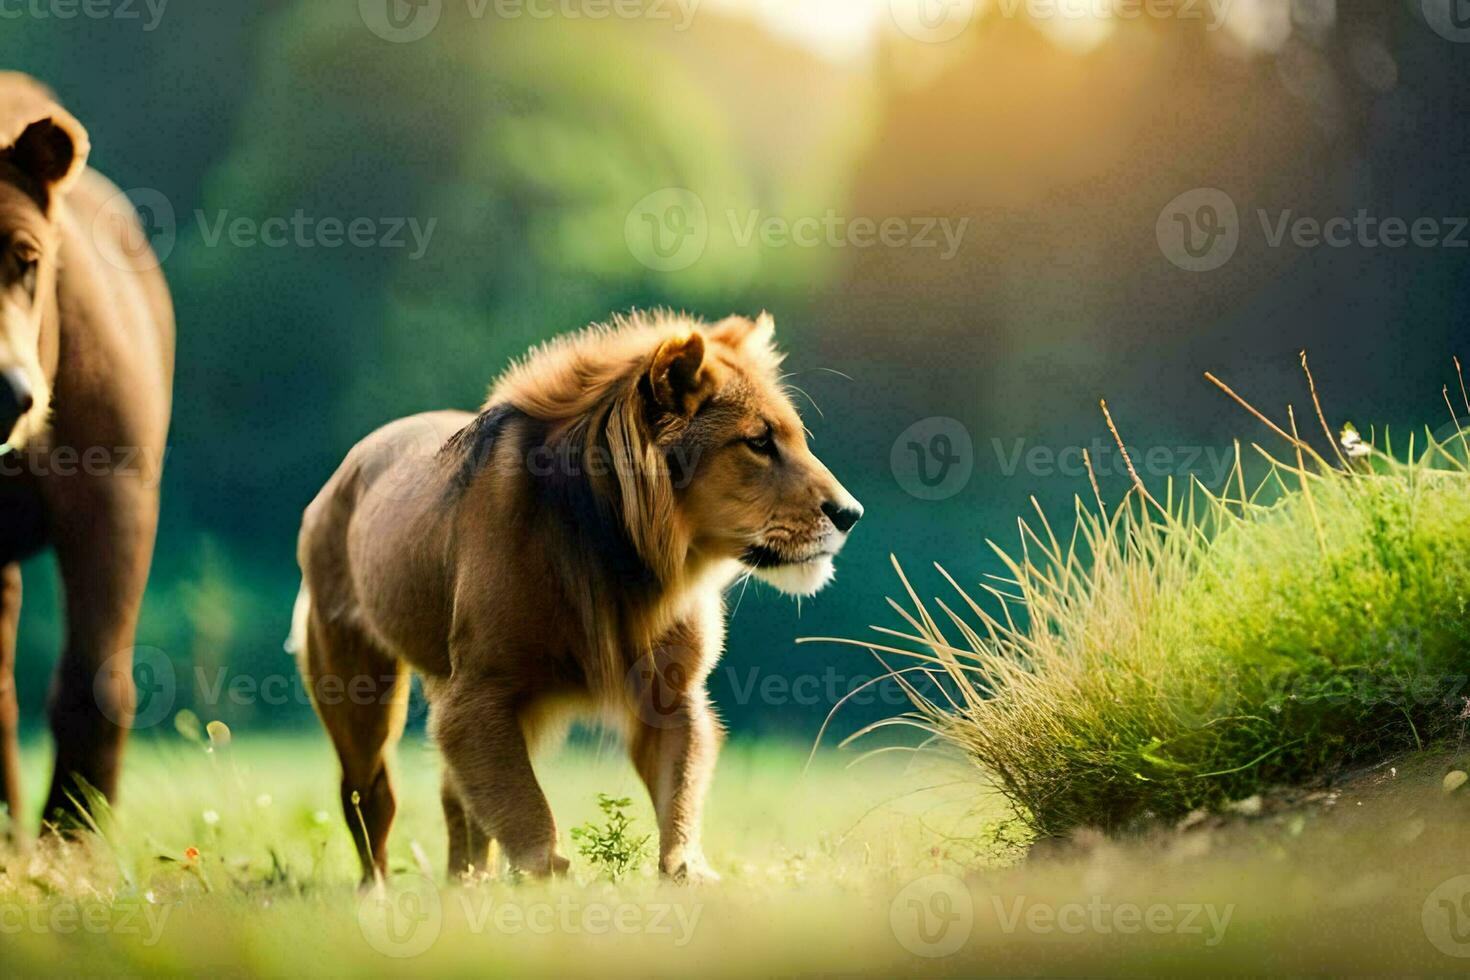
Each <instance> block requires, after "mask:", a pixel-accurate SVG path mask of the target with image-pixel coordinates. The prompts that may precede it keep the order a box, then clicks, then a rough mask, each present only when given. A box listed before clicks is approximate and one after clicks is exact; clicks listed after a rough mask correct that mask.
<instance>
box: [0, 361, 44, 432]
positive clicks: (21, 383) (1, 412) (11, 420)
mask: <svg viewBox="0 0 1470 980" xmlns="http://www.w3.org/2000/svg"><path fill="white" fill-rule="evenodd" d="M35 403H36V400H35V397H34V396H33V395H32V394H31V385H30V382H29V381H27V380H26V376H25V374H24V373H23V372H22V371H21V370H20V368H6V369H5V370H3V371H0V442H3V441H5V440H6V439H9V438H10V433H11V430H13V429H14V428H15V423H17V422H19V421H20V417H21V416H22V415H24V414H25V413H26V412H29V411H30V410H31V406H32V405H34V404H35Z"/></svg>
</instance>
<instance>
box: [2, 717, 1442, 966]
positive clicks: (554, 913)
mask: <svg viewBox="0 0 1470 980" xmlns="http://www.w3.org/2000/svg"><path fill="white" fill-rule="evenodd" d="M849 761H850V760H849V759H847V758H839V757H837V756H836V755H825V756H820V757H818V758H817V760H816V761H815V762H814V764H813V765H812V766H811V767H810V769H807V770H805V771H804V767H805V763H806V757H805V754H804V752H803V751H801V750H800V749H799V748H796V747H792V746H781V745H772V744H757V745H751V744H740V743H738V742H737V743H736V744H734V745H733V746H731V748H730V749H729V750H728V751H727V753H726V755H725V756H724V758H723V759H722V762H721V767H720V770H719V774H718V776H717V779H716V783H715V789H714V794H713V797H712V799H711V806H710V813H709V820H708V833H707V850H708V852H709V855H710V858H711V861H712V863H713V864H714V866H715V867H716V868H717V870H719V871H720V872H721V873H722V874H723V875H724V881H723V883H721V884H720V885H717V886H711V887H704V888H699V889H690V888H684V887H679V886H674V885H668V884H663V883H660V882H659V881H657V880H656V879H654V878H653V877H651V876H650V875H649V873H648V869H647V868H645V869H644V871H643V872H642V873H640V874H637V875H634V876H632V877H630V878H627V879H624V880H623V881H622V882H620V883H618V884H612V883H610V882H608V881H606V880H604V879H602V878H600V877H599V876H598V875H596V873H595V872H594V869H592V868H590V867H589V866H588V865H587V863H586V862H585V861H584V860H581V859H574V865H573V868H574V874H573V876H572V877H571V878H569V879H567V880H563V881H557V882H552V883H536V882H522V883H512V882H507V881H486V882H482V883H480V884H478V885H475V886H473V887H466V886H463V885H460V884H455V885H449V884H446V883H444V882H442V881H440V880H439V878H438V875H439V869H440V868H441V867H442V860H443V858H442V850H443V840H442V833H443V831H442V825H441V820H440V816H439V808H438V803H437V796H436V793H435V790H434V787H436V786H437V762H436V759H435V757H434V755H433V753H432V750H430V749H429V748H427V747H426V746H423V745H416V744H412V743H408V744H406V745H405V747H404V749H403V750H402V752H401V754H400V759H399V766H398V772H399V774H400V787H401V790H402V792H401V804H400V809H399V822H398V825H397V827H396V828H395V833H394V852H393V854H394V857H393V865H394V868H395V872H396V874H395V878H394V885H393V886H392V888H391V889H390V890H389V891H388V893H387V895H386V896H373V895H368V896H365V897H359V895H358V894H357V891H356V888H355V866H354V858H353V856H352V854H351V842H350V840H349V838H348V835H347V830H346V829H345V827H344V825H343V823H342V821H341V819H340V816H339V814H338V813H337V809H336V801H335V793H336V791H335V775H336V774H335V770H334V763H333V760H332V758H331V756H330V752H329V749H328V747H327V745H326V742H325V740H324V739H323V738H321V737H318V736H316V735H314V734H313V735H302V736H299V737H280V736H277V737H274V738H265V737H251V736H250V735H249V733H245V732H236V733H234V738H233V740H232V744H231V745H230V746H228V747H227V748H221V749H219V750H217V751H213V752H208V751H206V750H205V748H204V747H202V746H200V745H197V744H192V743H189V742H186V741H184V740H183V739H178V738H174V739H171V740H166V741H153V742H144V741H139V742H138V743H137V744H136V745H135V746H134V751H133V752H132V754H131V756H130V759H129V763H130V765H129V767H128V769H127V776H126V785H125V796H124V799H123V802H122V805H121V806H120V807H119V809H118V811H117V813H116V814H115V816H114V817H113V819H112V820H111V821H110V822H109V824H108V825H107V826H106V827H105V834H104V835H103V837H102V838H101V839H99V840H93V841H91V842H89V843H87V844H82V845H71V846H69V847H67V848H66V849H64V850H58V849H57V848H55V847H46V846H42V847H38V848H33V849H29V850H26V851H24V852H19V853H17V852H9V853H5V854H4V857H3V866H4V870H3V873H0V934H3V939H0V943H3V949H4V961H5V967H6V973H7V975H12V976H29V975H37V976H40V975H55V974H58V973H65V974H68V975H109V976H111V975H118V974H123V975H129V974H134V975H136V974H144V973H146V974H148V975H173V974H198V973H200V972H205V973H209V974H217V975H226V976H229V975H247V974H248V975H288V974H289V975H299V974H300V973H302V972H306V971H310V972H314V973H324V974H327V975H334V976H336V975H377V974H387V973H398V972H402V971H410V970H411V971H413V972H415V973H419V972H424V973H432V974H439V973H445V974H450V975H454V974H462V975H466V976H468V975H475V976H485V975H496V976H499V975H505V976H525V975H581V974H593V973H595V974H597V975H600V976H609V975H612V976H621V975H628V976H649V975H659V976H665V975H666V976H685V975H720V976H726V975H742V974H752V973H753V974H772V973H775V974H781V975H804V974H873V975H894V974H901V975H976V974H996V975H1057V974H1075V973H1085V974H1092V975H1096V974H1104V973H1114V974H1126V973H1138V972H1174V971H1178V970H1185V969H1189V970H1208V971H1212V972H1229V971H1260V970H1264V969H1270V970H1273V971H1287V972H1309V971H1321V970H1332V971H1339V972H1360V971H1365V970H1378V971H1389V970H1394V971H1404V970H1411V969H1413V970H1446V969H1453V968H1454V967H1455V966H1456V965H1459V964H1462V963H1463V962H1464V961H1463V960H1459V959H1456V958H1454V956H1453V955H1452V954H1457V955H1467V954H1470V933H1462V931H1460V930H1462V929H1463V928H1464V927H1465V926H1470V878H1464V879H1460V878H1458V876H1460V875H1462V874H1465V873H1467V872H1470V859H1467V860H1463V861H1457V858H1456V857H1455V856H1459V855H1465V854H1470V821H1467V820H1466V819H1464V818H1465V816H1466V815H1467V814H1466V808H1467V807H1470V797H1467V798H1461V796H1460V792H1459V791H1457V792H1455V793H1446V792H1445V791H1444V790H1443V789H1442V788H1441V786H1440V780H1441V776H1442V773H1443V772H1444V771H1446V770H1447V769H1448V768H1449V767H1450V766H1453V765H1462V764H1464V763H1463V761H1462V760H1459V758H1458V757H1456V756H1454V755H1453V754H1450V755H1445V754H1439V755H1435V756H1425V757H1423V758H1421V759H1420V760H1418V761H1417V762H1411V763H1405V764H1402V765H1401V766H1400V767H1399V768H1398V769H1395V770H1393V771H1392V772H1390V770H1389V769H1383V770H1380V771H1379V772H1377V773H1375V774H1374V776H1373V778H1371V779H1365V780H1360V781H1359V782H1358V783H1357V784H1355V785H1354V786H1352V787H1351V788H1348V789H1343V790H1341V791H1340V792H1339V795H1338V796H1337V797H1335V798H1333V797H1330V796H1329V797H1325V798H1323V799H1322V800H1320V801H1319V802H1317V803H1315V804H1313V805H1310V806H1306V807H1301V808H1292V809H1289V810H1286V811H1283V812H1282V813H1280V814H1278V815H1276V816H1271V815H1269V810H1270V809H1271V807H1267V808H1266V809H1267V811H1268V814H1267V815H1265V816H1261V817H1258V818H1255V819H1250V820H1246V819H1244V818H1242V819H1241V820H1240V821H1239V822H1235V823H1226V824H1224V825H1223V826H1219V827H1212V826H1208V825H1206V824H1201V825H1200V826H1198V827H1196V828H1195V829H1194V830H1192V831H1190V832H1188V833H1179V834H1168V835H1164V836H1160V837H1156V838H1150V839H1143V840H1136V841H1130V842H1122V843H1119V842H1108V843H1104V842H1102V841H1101V840H1098V841H1090V838H1088V837H1086V836H1085V835H1084V837H1083V838H1082V839H1081V840H1080V842H1079V843H1077V844H1075V845H1074V846H1072V847H1071V848H1069V849H1068V850H1067V851H1065V852H1061V853H1055V852H1048V854H1045V855H1037V856H1035V857H1033V858H1031V859H1029V860H1027V861H1026V862H1025V863H1024V864H1018V863H1017V860H1018V856H1019V855H1018V850H1017V848H1016V847H1015V846H1014V841H1015V835H1016V833H1017V831H1016V825H1014V824H1007V823H1005V822H1003V820H1002V817H1003V814H1004V810H1003V809H1002V808H1000V807H999V804H998V800H997V798H996V797H995V796H994V794H993V793H992V792H991V790H990V789H989V787H987V786H985V785H984V784H983V783H980V782H978V781H977V777H976V776H975V775H974V770H973V769H972V768H970V767H969V766H968V765H963V764H955V763H950V762H946V761H945V760H944V759H943V758H941V757H938V756H923V757H917V758H914V757H907V756H900V755H898V754H892V755H887V756H882V757H878V758H875V759H873V760H871V761H868V762H864V763H862V764H860V765H857V766H854V767H849V766H848V762H849ZM45 762H46V760H45V758H44V757H43V754H42V753H39V752H32V753H31V754H30V755H28V757H27V763H28V766H29V769H30V772H29V773H28V785H29V786H36V785H38V784H39V782H40V779H41V777H42V775H43V771H44V765H45ZM545 782H546V785H547V790H548V793H549V795H550V796H551V799H552V805H553V808H554V809H555V811H556V812H557V814H558V817H559V819H560V828H561V833H562V835H563V837H564V839H565V838H567V836H568V835H567V832H568V830H569V829H570V828H571V827H572V826H573V825H575V824H578V823H581V822H583V821H586V820H590V819H593V818H594V817H596V816H597V811H596V799H595V798H596V794H597V793H598V792H608V793H614V794H624V795H628V796H631V797H632V798H633V799H634V800H635V803H636V805H635V808H634V811H633V813H634V818H635V821H636V823H637V825H639V826H641V827H642V828H643V829H645V830H646V829H648V828H649V826H650V824H649V816H650V814H649V810H648V807H647V805H646V803H645V802H644V801H643V800H642V798H641V795H642V794H641V790H640V787H639V786H638V785H637V781H636V777H635V776H634V775H633V773H632V771H631V770H630V769H629V768H628V766H627V765H626V764H625V763H624V762H623V760H622V758H621V754H620V753H619V752H618V751H616V750H615V749H614V748H612V747H609V748H608V749H606V750H605V751H600V752H599V751H592V750H590V749H580V750H573V751H571V752H569V753H568V754H566V755H564V756H563V757H561V758H559V759H558V760H556V761H554V762H552V763H550V764H548V765H547V766H546V767H545ZM1467 792H1470V790H1467ZM1324 801H1325V802H1324ZM1244 809H1246V810H1247V811H1249V810H1250V806H1249V805H1248V806H1246V807H1245V808H1244ZM415 842H417V843H418V844H419V845H421V847H422V849H423V850H424V851H426V852H427V857H428V860H429V861H430V862H431V863H432V864H433V865H434V868H433V873H432V875H431V877H429V878H424V877H422V876H421V875H420V873H419V860H418V858H417V857H416V856H415V854H414V848H413V844H414V843H415ZM568 847H569V848H570V842H569V841H568ZM191 848H192V849H195V850H197V857H195V856H193V855H194V851H191V850H190V849H191ZM1436 889H1439V890H1438V891H1436ZM1445 902H1448V903H1449V904H1448V905H1445V904H1444V903H1445ZM1462 917H1463V923H1462V921H1461V919H1462Z"/></svg>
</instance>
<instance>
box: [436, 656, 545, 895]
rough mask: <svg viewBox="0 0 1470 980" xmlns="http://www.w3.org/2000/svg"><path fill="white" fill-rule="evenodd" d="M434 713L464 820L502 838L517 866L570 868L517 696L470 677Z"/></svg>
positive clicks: (541, 871)
mask: <svg viewBox="0 0 1470 980" xmlns="http://www.w3.org/2000/svg"><path fill="white" fill-rule="evenodd" d="M432 711H433V714H432V721H433V728H434V735H435V737H436V739H437V740H438V742H439V747H440V749H441V750H442V751H443V753H444V763H445V766H446V768H447V770H448V771H447V774H446V778H447V780H448V781H449V784H450V786H451V787H452V788H453V789H455V790H457V791H458V796H459V799H460V801H461V803H462V805H463V807H464V809H465V810H466V811H467V812H466V814H465V816H466V818H467V819H468V820H471V821H473V822H474V824H475V825H476V827H477V828H479V829H480V830H481V831H482V832H483V834H484V835H488V837H493V838H494V839H495V840H497V841H499V842H500V846H501V847H502V848H503V849H504V851H505V856H506V858H507V860H508V861H509V862H510V866H511V867H512V868H513V869H515V870H517V871H521V872H525V873H527V874H531V875H535V876H537V877H544V876H546V875H552V874H562V873H564V872H565V871H566V870H567V868H568V867H569V862H568V861H567V859H566V858H565V857H563V856H562V855H561V854H560V853H559V852H558V850H557V841H556V822H555V821H554V820H553V819H552V816H551V807H550V806H549V805H548V804H547V802H546V794H545V793H543V792H542V791H541V784H540V783H539V782H537V781H536V773H535V771H534V770H533V769H532V768H531V756H530V753H529V751H528V750H527V747H526V738H525V733H524V732H523V731H522V730H521V720H520V716H519V712H518V711H517V710H516V704H515V700H514V699H512V698H507V697H506V696H504V695H502V694H499V693H497V692H496V691H495V690H494V687H493V685H492V684H489V683H487V682H486V681H484V680H482V679H478V678H473V677H471V678H467V679H465V680H463V681H461V680H458V679H456V680H455V681H454V682H453V683H452V684H450V685H449V686H448V688H447V689H446V690H445V691H443V692H442V694H440V696H439V697H438V699H437V700H436V702H435V703H434V704H433V708H432ZM451 832H453V828H451ZM479 840H480V838H477V845H476V846H477V847H478V846H479V844H478V841H479ZM451 853H454V852H453V851H451ZM456 859H457V858H456ZM481 860H483V853H482V854H481ZM453 870H456V871H457V870H459V869H453Z"/></svg>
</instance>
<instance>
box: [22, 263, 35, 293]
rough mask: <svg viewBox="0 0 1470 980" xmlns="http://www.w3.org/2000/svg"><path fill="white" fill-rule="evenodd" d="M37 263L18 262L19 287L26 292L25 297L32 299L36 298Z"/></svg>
mask: <svg viewBox="0 0 1470 980" xmlns="http://www.w3.org/2000/svg"><path fill="white" fill-rule="evenodd" d="M38 265H39V263H38V262H37V261H36V260H35V259H25V258H23V259H21V260H20V286H21V288H22V289H24V290H25V291H26V295H27V296H29V297H31V298H32V299H34V298H35V296H36V269H37V266H38Z"/></svg>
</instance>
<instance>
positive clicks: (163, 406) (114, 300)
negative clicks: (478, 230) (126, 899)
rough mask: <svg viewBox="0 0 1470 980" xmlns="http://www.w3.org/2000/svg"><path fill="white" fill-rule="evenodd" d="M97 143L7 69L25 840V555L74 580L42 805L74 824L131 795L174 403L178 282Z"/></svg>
mask: <svg viewBox="0 0 1470 980" xmlns="http://www.w3.org/2000/svg"><path fill="white" fill-rule="evenodd" d="M89 147H90V143H89V140H88V137H87V131H86V130H85V129H84V128H83V127H82V124H81V123H80V122H78V121H77V119H76V118H75V117H74V116H72V115H71V113H69V112H67V111H66V110H65V109H63V108H62V107H61V106H60V105H59V104H58V103H57V102H56V100H55V98H54V97H53V96H52V94H51V93H50V92H49V91H48V90H47V89H45V88H44V87H43V86H41V85H40V84H39V83H37V82H36V81H34V80H33V79H31V78H29V77H27V76H25V75H21V74H17V73H14V72H0V804H3V805H4V806H5V808H6V809H8V810H9V811H10V815H11V817H12V818H13V819H12V822H11V827H12V830H13V831H14V829H15V828H16V827H18V825H19V820H20V808H21V799H20V795H21V786H20V773H19V759H18V749H17V742H16V725H17V711H18V706H17V704H16V699H15V686H14V680H13V677H14V667H15V650H16V631H17V628H18V623H19V620H20V602H21V570H20V569H21V566H20V563H21V562H22V561H23V560H25V559H27V558H29V557H31V556H33V555H35V554H37V553H39V552H40V551H42V550H44V549H46V548H51V549H53V550H54V551H55V554H56V560H57V565H58V567H59V568H60V571H61V584H62V590H63V596H64V601H63V607H64V608H65V610H66V646H65V649H64V650H63V651H62V654H61V659H60V662H59V663H58V665H57V668H56V677H55V681H54V682H53V684H52V687H51V701H50V708H49V714H50V721H51V730H52V733H53V734H54V736H55V738H56V763H55V773H54V775H53V777H52V780H51V789H50V791H49V793H48V794H47V797H46V803H45V809H44V810H43V813H44V815H45V818H46V825H47V826H49V827H55V828H57V829H63V830H68V831H70V830H75V829H76V828H78V827H81V826H85V825H86V823H87V818H86V817H85V815H84V814H83V813H81V812H79V808H81V807H84V805H85V804H84V803H83V802H81V801H86V800H88V799H90V798H91V797H90V795H89V794H90V793H91V791H92V790H97V791H100V792H101V793H102V794H104V795H105V796H106V797H108V798H109V799H111V798H113V797H114V795H115V791H116V788H117V780H118V771H119V767H120V765H121V757H122V752H123V745H124V742H125V739H126V736H127V732H128V728H129V727H130V725H131V722H132V719H133V712H134V703H135V699H136V695H135V691H134V687H133V677H132V650H133V640H134V633H135V630H136V628H137V622H138V611H139V607H140V605H141V603H142V600H143V590H144V586H145V585H146V583H147V580H148V566H149V564H150V563H151V561H152V557H153V544H154V533H155V531H156V529H157V526H158V506H159V493H158V486H159V481H160V479H161V477H162V473H161V470H162V467H163V459H164V450H165V442H166V439H167V436H168V426H169V416H170V411H171V402H172V391H173V367H174V311H173V304H172V301H171V300H170V298H169V291H168V285H167V283H166V282H165V281H164V277H163V274H162V272H161V271H160V270H159V267H158V266H159V262H158V259H157V257H156V256H155V255H154V253H153V251H152V249H151V248H150V246H149V244H148V237H147V236H146V235H145V234H144V232H143V228H142V225H141V223H140V222H139V220H138V215H137V212H136V211H135V209H134V208H133V206H132V204H131V203H130V202H129V200H128V198H127V197H126V196H125V195H124V194H123V193H122V192H121V191H119V190H118V189H117V188H116V187H114V186H113V185H112V184H111V183H109V182H108V181H107V179H106V178H104V177H102V176H101V175H100V174H98V173H97V172H96V171H93V170H90V169H88V167H87V155H88V150H89Z"/></svg>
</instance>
